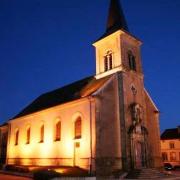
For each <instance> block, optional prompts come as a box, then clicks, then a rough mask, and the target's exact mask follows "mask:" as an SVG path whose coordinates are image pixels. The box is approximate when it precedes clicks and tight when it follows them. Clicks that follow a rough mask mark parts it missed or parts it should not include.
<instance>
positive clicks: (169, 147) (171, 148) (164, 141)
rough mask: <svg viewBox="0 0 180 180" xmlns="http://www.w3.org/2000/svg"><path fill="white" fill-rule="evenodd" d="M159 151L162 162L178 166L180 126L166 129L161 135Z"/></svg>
mask: <svg viewBox="0 0 180 180" xmlns="http://www.w3.org/2000/svg"><path fill="white" fill-rule="evenodd" d="M161 153H162V160H163V162H164V163H170V164H171V165H172V166H173V167H180V126H178V127H177V128H174V129H166V130H165V131H164V132H163V133H162V135H161Z"/></svg>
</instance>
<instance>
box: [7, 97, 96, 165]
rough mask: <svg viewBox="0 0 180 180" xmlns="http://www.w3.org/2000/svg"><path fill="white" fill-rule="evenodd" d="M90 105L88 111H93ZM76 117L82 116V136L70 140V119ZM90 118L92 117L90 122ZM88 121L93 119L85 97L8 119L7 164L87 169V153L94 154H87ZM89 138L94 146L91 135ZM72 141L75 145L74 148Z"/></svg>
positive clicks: (88, 140)
mask: <svg viewBox="0 0 180 180" xmlns="http://www.w3.org/2000/svg"><path fill="white" fill-rule="evenodd" d="M93 107H94V106H92V108H91V112H93V111H94V109H93ZM79 116H80V117H81V118H82V138H81V139H74V122H75V120H76V118H77V117H79ZM90 117H92V120H91V121H90ZM57 120H60V121H61V140H60V141H54V139H55V135H54V134H55V124H56V122H57ZM90 122H92V123H94V122H95V120H94V117H93V113H92V115H91V116H90V102H89V99H87V98H84V99H81V100H78V101H74V102H71V103H67V104H65V105H61V106H56V107H54V108H50V109H47V110H44V111H41V112H38V113H34V114H31V115H29V116H25V117H22V118H19V119H15V120H12V121H10V125H11V136H10V141H9V145H8V159H7V161H8V164H22V165H64V166H73V165H78V166H80V167H83V168H89V164H90V155H91V154H95V151H94V150H92V153H91V148H90ZM42 124H44V142H43V143H39V141H40V127H41V125H42ZM92 126H93V127H94V126H95V125H94V124H93V125H92ZM27 127H30V128H31V135H30V144H26V138H27V134H26V133H27V132H26V129H27ZM94 128H95V127H94ZM17 129H19V140H18V141H19V142H18V145H15V132H16V130H17ZM94 131H95V130H94ZM92 141H93V143H92V144H93V146H95V142H94V141H95V135H94V134H93V139H92ZM76 143H78V146H79V147H78V148H76V149H75V145H76ZM75 150H76V154H75ZM75 156H76V157H75ZM75 161H76V162H75ZM74 163H76V164H74Z"/></svg>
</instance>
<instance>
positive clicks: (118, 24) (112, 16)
mask: <svg viewBox="0 0 180 180" xmlns="http://www.w3.org/2000/svg"><path fill="white" fill-rule="evenodd" d="M119 29H123V30H125V31H129V30H128V26H127V23H126V20H125V17H124V14H123V11H122V8H121V5H120V3H119V0H111V3H110V7H109V15H108V20H107V27H106V33H107V34H111V33H113V32H115V31H117V30H119Z"/></svg>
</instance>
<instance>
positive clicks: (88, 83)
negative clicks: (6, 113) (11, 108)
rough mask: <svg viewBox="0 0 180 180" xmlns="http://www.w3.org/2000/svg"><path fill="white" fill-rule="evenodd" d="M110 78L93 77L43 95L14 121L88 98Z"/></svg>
mask: <svg viewBox="0 0 180 180" xmlns="http://www.w3.org/2000/svg"><path fill="white" fill-rule="evenodd" d="M109 78H110V76H108V77H105V78H102V79H95V77H94V76H91V77H87V78H85V79H82V80H79V81H77V82H74V83H72V84H70V85H67V86H64V87H62V88H59V89H56V90H54V91H51V92H48V93H45V94H42V95H41V96H39V97H38V98H37V99H36V100H35V101H33V102H32V103H31V104H30V105H28V106H27V107H26V108H25V109H24V110H22V111H21V112H20V113H19V114H18V115H16V116H15V117H14V118H12V119H16V118H19V117H22V116H26V115H29V114H32V113H35V112H38V111H41V110H44V109H48V108H50V107H54V106H57V105H61V104H64V103H67V102H70V101H73V100H77V99H80V98H82V97H87V96H89V95H91V94H92V93H94V92H95V91H96V90H97V89H98V88H100V87H101V86H102V85H103V84H104V83H105V82H106V81H107V80H108V79H109Z"/></svg>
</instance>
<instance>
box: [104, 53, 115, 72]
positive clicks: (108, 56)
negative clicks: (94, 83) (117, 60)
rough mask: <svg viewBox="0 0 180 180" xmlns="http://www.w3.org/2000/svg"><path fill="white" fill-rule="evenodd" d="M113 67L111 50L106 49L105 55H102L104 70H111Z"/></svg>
mask: <svg viewBox="0 0 180 180" xmlns="http://www.w3.org/2000/svg"><path fill="white" fill-rule="evenodd" d="M112 68H113V58H112V52H111V51H108V52H107V54H106V56H104V71H105V72H106V71H108V70H111V69H112Z"/></svg>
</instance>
